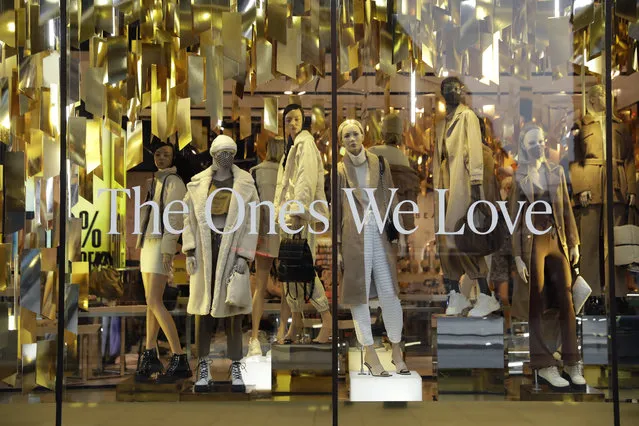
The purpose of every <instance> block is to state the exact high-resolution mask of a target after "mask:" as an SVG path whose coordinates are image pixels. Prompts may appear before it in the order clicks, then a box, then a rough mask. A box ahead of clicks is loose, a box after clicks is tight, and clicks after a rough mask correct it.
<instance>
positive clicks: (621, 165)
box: [570, 85, 637, 296]
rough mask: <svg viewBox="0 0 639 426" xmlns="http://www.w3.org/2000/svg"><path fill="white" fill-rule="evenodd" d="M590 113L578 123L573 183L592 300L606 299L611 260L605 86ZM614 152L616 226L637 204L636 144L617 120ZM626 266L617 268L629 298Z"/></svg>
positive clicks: (590, 98) (594, 94) (594, 90)
mask: <svg viewBox="0 0 639 426" xmlns="http://www.w3.org/2000/svg"><path fill="white" fill-rule="evenodd" d="M586 108H587V113H586V114H585V115H584V116H583V117H582V119H581V121H580V123H579V125H578V126H579V131H578V132H577V136H576V138H575V159H574V162H572V163H571V164H570V180H571V182H572V188H573V194H574V195H575V206H576V207H577V209H576V215H577V223H578V226H579V230H580V235H581V242H582V246H581V248H582V251H583V255H584V259H585V260H587V261H586V262H583V264H582V265H581V268H580V271H581V275H582V276H583V277H584V279H585V280H586V281H587V282H588V284H590V286H591V287H592V288H593V294H592V295H593V296H599V295H601V291H602V287H603V285H604V280H603V279H602V272H601V268H602V266H603V265H604V259H605V258H607V257H608V248H607V247H606V245H605V241H606V238H605V234H604V232H605V229H606V226H605V222H604V218H605V212H604V204H605V199H606V190H605V187H606V162H605V153H604V143H603V140H604V135H605V129H604V127H605V123H606V118H605V112H606V111H605V109H606V100H605V93H604V89H603V86H601V85H595V86H593V87H591V88H590V90H588V94H587V98H586ZM612 150H613V159H612V161H613V162H614V165H613V167H614V175H613V185H614V187H615V193H614V196H613V199H614V205H613V206H608V208H607V209H606V210H607V212H609V213H610V214H612V215H613V218H614V219H613V220H614V224H615V226H619V225H625V224H626V223H627V216H628V210H627V209H628V208H629V207H628V206H634V204H635V194H636V187H637V180H636V175H635V172H636V170H635V160H634V150H633V147H632V141H631V139H630V137H629V135H628V133H627V130H626V128H625V126H624V124H623V123H622V122H621V120H619V119H618V118H616V117H613V132H612ZM624 272H625V268H623V267H618V268H615V282H616V286H617V287H616V288H617V294H618V295H625V294H626V292H627V286H626V281H625V273H624Z"/></svg>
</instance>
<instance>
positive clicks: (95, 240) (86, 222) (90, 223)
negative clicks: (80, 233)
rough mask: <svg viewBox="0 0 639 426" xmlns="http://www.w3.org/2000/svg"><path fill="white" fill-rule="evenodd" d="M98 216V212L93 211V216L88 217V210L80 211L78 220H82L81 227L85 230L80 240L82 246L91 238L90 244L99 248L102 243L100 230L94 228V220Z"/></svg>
mask: <svg viewBox="0 0 639 426" xmlns="http://www.w3.org/2000/svg"><path fill="white" fill-rule="evenodd" d="M97 218H98V212H95V213H93V217H92V218H91V219H89V212H88V211H82V212H80V220H82V229H83V230H85V231H86V233H85V235H84V239H83V240H82V248H84V247H86V244H87V241H88V240H89V238H91V246H92V247H93V248H99V247H100V246H101V245H102V230H100V229H94V226H95V220H96V219H97Z"/></svg>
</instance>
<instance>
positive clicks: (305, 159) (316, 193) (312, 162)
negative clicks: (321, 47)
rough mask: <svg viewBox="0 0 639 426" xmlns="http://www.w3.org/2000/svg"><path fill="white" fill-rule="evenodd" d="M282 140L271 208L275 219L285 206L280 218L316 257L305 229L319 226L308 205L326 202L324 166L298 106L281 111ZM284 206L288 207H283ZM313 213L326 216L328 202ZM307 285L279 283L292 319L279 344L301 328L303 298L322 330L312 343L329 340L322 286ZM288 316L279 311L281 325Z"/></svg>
mask: <svg viewBox="0 0 639 426" xmlns="http://www.w3.org/2000/svg"><path fill="white" fill-rule="evenodd" d="M283 121H284V138H285V141H286V149H285V151H284V155H283V157H282V160H281V161H280V166H279V171H278V175H277V188H276V190H275V203H274V205H275V209H276V211H277V217H279V215H280V213H279V212H280V210H281V209H282V208H284V207H285V206H286V207H287V210H286V214H285V215H284V219H285V222H286V226H287V227H288V228H289V229H291V230H300V229H301V230H302V231H301V232H302V233H304V234H305V235H306V236H307V243H308V245H309V248H310V250H311V253H312V255H313V259H315V256H316V248H317V238H316V235H315V234H313V233H312V232H309V231H308V227H309V226H312V227H315V226H317V225H321V224H320V223H319V222H317V219H315V218H314V217H313V216H311V215H310V213H309V212H310V205H311V203H313V202H314V201H316V200H320V201H326V196H325V193H324V164H323V161H322V157H321V155H320V152H319V150H318V149H317V145H316V144H315V139H314V138H313V135H311V133H310V132H308V131H307V130H304V110H303V108H302V107H301V106H300V105H298V104H290V105H288V106H287V107H286V108H285V109H284V113H283ZM287 203H288V205H287ZM315 210H316V211H317V212H318V213H319V214H320V215H322V216H323V217H329V212H328V203H326V202H324V203H316V204H315ZM310 287H311V290H310V291H309V290H308V289H307V285H305V284H300V283H283V291H284V293H285V295H286V302H287V305H288V307H289V308H290V310H291V312H292V315H293V320H292V323H291V326H290V328H289V329H288V331H287V332H286V334H285V335H284V336H282V337H281V338H280V342H294V341H297V340H298V334H299V333H300V332H301V331H302V329H303V327H304V326H303V317H302V311H303V308H304V303H305V299H306V297H305V295H308V298H309V301H310V303H311V304H312V305H313V306H314V307H315V309H316V310H317V312H319V314H320V316H321V319H322V328H321V330H320V332H319V335H318V336H317V338H315V339H314V340H313V342H315V343H327V342H328V341H329V340H330V339H331V333H332V319H331V318H332V316H331V312H330V306H329V302H328V298H327V297H326V293H325V290H324V286H323V284H322V282H321V281H320V279H319V277H317V276H316V277H315V282H314V283H311V284H310ZM288 318H289V316H288V315H286V312H283V313H282V315H281V318H280V321H281V323H282V324H284V325H285V324H287V322H288Z"/></svg>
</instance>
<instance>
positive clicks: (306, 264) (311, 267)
mask: <svg viewBox="0 0 639 426" xmlns="http://www.w3.org/2000/svg"><path fill="white" fill-rule="evenodd" d="M277 279H278V280H279V281H280V282H282V283H312V282H315V263H314V262H313V254H312V253H311V249H310V247H309V246H308V242H307V241H306V238H301V237H299V236H297V237H296V236H293V237H291V238H284V239H283V240H282V242H281V243H280V251H279V254H278V263H277Z"/></svg>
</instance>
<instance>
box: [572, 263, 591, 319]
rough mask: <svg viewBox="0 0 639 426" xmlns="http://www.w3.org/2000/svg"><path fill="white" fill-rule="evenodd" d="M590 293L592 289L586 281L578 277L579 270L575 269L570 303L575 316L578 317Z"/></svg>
mask: <svg viewBox="0 0 639 426" xmlns="http://www.w3.org/2000/svg"><path fill="white" fill-rule="evenodd" d="M591 293H592V288H590V286H589V285H588V283H587V282H586V280H584V279H583V277H582V276H581V275H579V269H578V268H575V269H574V279H573V282H572V303H573V305H574V307H575V315H579V312H581V310H582V309H583V307H584V305H585V304H586V301H587V300H588V298H589V297H590V294H591Z"/></svg>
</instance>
